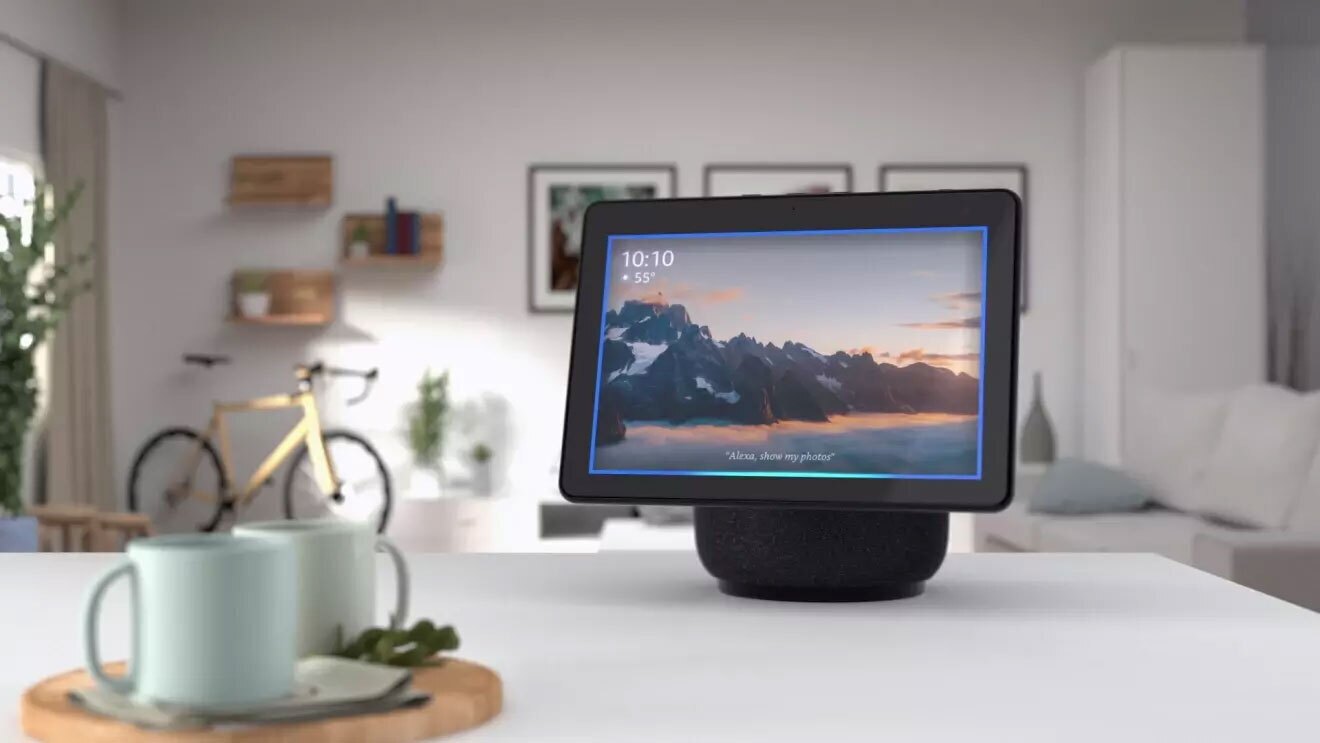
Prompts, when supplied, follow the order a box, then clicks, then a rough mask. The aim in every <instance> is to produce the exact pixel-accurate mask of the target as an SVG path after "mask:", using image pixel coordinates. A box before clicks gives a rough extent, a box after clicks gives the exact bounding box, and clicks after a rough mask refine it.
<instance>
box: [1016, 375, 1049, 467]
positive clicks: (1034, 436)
mask: <svg viewBox="0 0 1320 743" xmlns="http://www.w3.org/2000/svg"><path fill="white" fill-rule="evenodd" d="M1042 398H1043V393H1042V384H1041V379H1040V372H1036V373H1035V374H1033V375H1032V378H1031V410H1030V411H1029V412H1028V413H1027V422H1026V423H1025V424H1024V425H1023V426H1022V445H1021V447H1020V456H1021V458H1022V461H1023V462H1027V463H1031V464H1047V463H1049V462H1053V461H1054V426H1053V425H1052V424H1051V423H1050V416H1049V414H1048V413H1046V412H1045V402H1044V400H1043V399H1042Z"/></svg>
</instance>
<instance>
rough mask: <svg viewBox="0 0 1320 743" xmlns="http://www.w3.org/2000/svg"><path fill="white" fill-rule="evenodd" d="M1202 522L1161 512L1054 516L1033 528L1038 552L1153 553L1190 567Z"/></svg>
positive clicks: (1179, 514) (1164, 511)
mask: <svg viewBox="0 0 1320 743" xmlns="http://www.w3.org/2000/svg"><path fill="white" fill-rule="evenodd" d="M1203 525H1204V522H1203V521H1202V520H1201V519H1199V518H1197V517H1196V516H1191V515H1188V514H1183V513H1178V512H1177V511H1166V510H1163V509H1160V510H1153V511H1142V512H1139V513H1123V514H1108V515H1105V516H1056V517H1053V518H1048V519H1045V520H1043V521H1041V522H1040V523H1039V524H1038V525H1037V527H1036V549H1037V550H1039V551H1041V552H1153V553H1155V554H1157V555H1163V556H1165V557H1167V558H1169V559H1171V560H1177V561H1178V562H1183V563H1190V562H1191V560H1192V541H1193V540H1194V538H1195V537H1196V534H1197V532H1198V531H1199V530H1200V529H1201V528H1202V526H1203Z"/></svg>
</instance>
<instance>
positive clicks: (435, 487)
mask: <svg viewBox="0 0 1320 743" xmlns="http://www.w3.org/2000/svg"><path fill="white" fill-rule="evenodd" d="M448 423H449V372H448V371H445V372H443V373H442V374H440V375H439V376H435V375H434V374H432V373H431V370H430V369H427V370H426V373H425V374H423V375H422V379H421V381H420V382H418V383H417V402H415V403H413V406H412V411H411V413H410V414H409V417H408V445H409V446H410V447H411V448H412V452H413V462H414V464H415V466H414V467H413V471H412V481H411V487H410V488H409V491H410V495H411V496H412V497H415V498H438V497H439V496H440V490H441V484H442V483H443V482H444V473H445V469H444V461H443V460H444V453H445V426H446V425H448Z"/></svg>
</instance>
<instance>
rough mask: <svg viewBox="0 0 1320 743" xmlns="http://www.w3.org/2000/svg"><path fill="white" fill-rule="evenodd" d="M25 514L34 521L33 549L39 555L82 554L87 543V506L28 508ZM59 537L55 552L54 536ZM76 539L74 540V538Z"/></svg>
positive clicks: (90, 516)
mask: <svg viewBox="0 0 1320 743" xmlns="http://www.w3.org/2000/svg"><path fill="white" fill-rule="evenodd" d="M27 511H28V513H29V514H31V515H32V516H35V517H36V518H37V549H39V550H41V551H42V552H78V551H82V552H86V551H87V549H88V546H89V544H90V542H91V535H92V530H93V528H94V527H93V524H92V519H93V518H94V517H95V516H96V509H95V508H92V507H91V506H30V507H29V508H28V509H27ZM56 534H59V549H58V550H56V549H55V535H56ZM75 537H76V538H75Z"/></svg>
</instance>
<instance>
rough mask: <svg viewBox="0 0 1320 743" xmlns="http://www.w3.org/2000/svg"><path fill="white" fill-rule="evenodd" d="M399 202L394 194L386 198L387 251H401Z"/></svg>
mask: <svg viewBox="0 0 1320 743" xmlns="http://www.w3.org/2000/svg"><path fill="white" fill-rule="evenodd" d="M398 217H399V202H398V201H397V200H395V198H394V197H393V196H391V197H389V198H388V199H385V253H386V255H394V254H395V253H398V252H399V224H398Z"/></svg>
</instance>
